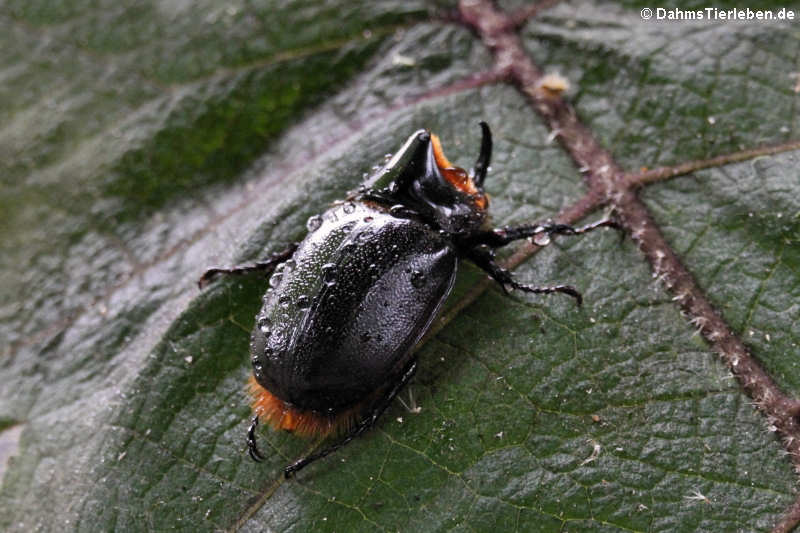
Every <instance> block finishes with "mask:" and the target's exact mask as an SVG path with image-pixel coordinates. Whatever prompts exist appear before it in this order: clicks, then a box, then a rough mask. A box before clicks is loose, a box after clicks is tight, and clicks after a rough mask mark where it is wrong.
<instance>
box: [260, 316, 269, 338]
mask: <svg viewBox="0 0 800 533" xmlns="http://www.w3.org/2000/svg"><path fill="white" fill-rule="evenodd" d="M256 323H257V324H258V329H259V330H261V333H263V334H264V335H266V336H267V337H269V334H270V331H269V327H270V326H271V325H272V321H271V320H270V319H269V318H267V317H265V316H264V315H261V316H259V317H258V321H257V322H256Z"/></svg>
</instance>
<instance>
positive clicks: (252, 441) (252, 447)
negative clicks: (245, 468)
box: [247, 415, 264, 463]
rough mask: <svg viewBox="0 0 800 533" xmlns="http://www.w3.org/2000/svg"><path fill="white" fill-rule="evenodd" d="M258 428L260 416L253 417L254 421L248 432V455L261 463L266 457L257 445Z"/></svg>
mask: <svg viewBox="0 0 800 533" xmlns="http://www.w3.org/2000/svg"><path fill="white" fill-rule="evenodd" d="M257 427H258V415H255V416H254V417H253V421H252V422H251V423H250V428H249V429H248V430H247V453H249V454H250V458H251V459H252V460H253V461H255V462H257V463H260V462H261V461H263V460H264V456H263V455H261V452H260V451H259V450H258V445H257V444H256V428H257Z"/></svg>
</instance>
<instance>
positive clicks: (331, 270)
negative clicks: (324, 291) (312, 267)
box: [322, 263, 339, 287]
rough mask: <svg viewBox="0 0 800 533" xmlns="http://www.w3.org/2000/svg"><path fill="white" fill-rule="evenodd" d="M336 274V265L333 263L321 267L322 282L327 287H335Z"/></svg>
mask: <svg viewBox="0 0 800 533" xmlns="http://www.w3.org/2000/svg"><path fill="white" fill-rule="evenodd" d="M338 274H339V273H338V271H337V269H336V265H334V264H333V263H326V264H324V265H322V281H323V282H324V283H325V285H327V286H328V287H332V286H333V285H336V277H337V275H338Z"/></svg>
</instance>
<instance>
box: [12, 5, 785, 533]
mask: <svg viewBox="0 0 800 533" xmlns="http://www.w3.org/2000/svg"><path fill="white" fill-rule="evenodd" d="M276 4H277V3H265V2H244V1H241V2H236V1H234V2H228V3H225V4H224V5H223V4H221V3H219V2H211V1H208V2H194V3H186V2H177V1H172V2H166V1H162V2H152V3H137V4H135V5H131V6H121V5H119V4H118V3H115V2H108V3H106V4H102V5H99V4H97V3H93V2H80V1H73V2H69V1H63V2H31V1H24V2H23V1H10V2H6V3H5V4H3V5H2V6H0V72H2V73H3V83H2V84H0V102H2V105H1V106H0V124H2V125H1V126H0V176H2V178H0V179H2V191H1V192H0V213H2V216H0V339H2V340H3V341H4V342H2V348H0V349H2V354H1V355H0V357H2V358H1V359H0V365H1V366H0V368H1V369H2V377H3V379H2V380H0V455H3V454H4V455H5V456H8V455H11V457H10V459H9V460H8V462H7V463H5V462H4V461H3V460H0V468H3V465H5V468H4V469H3V470H1V471H2V475H3V478H2V487H1V488H0V528H2V529H4V530H9V531H29V530H32V529H37V528H38V529H43V530H63V529H81V530H104V531H105V530H120V531H128V530H161V529H172V528H175V529H187V530H203V531H206V530H208V531H210V530H218V529H237V528H238V529H243V530H246V531H250V530H253V531H264V530H272V531H286V530H288V531H371V530H376V529H385V530H391V531H395V530H397V531H415V530H420V531H439V530H459V531H462V530H474V531H493V530H498V531H506V530H509V531H510V530H515V529H516V530H522V531H566V530H585V529H591V530H593V531H619V530H624V531H664V530H685V531H695V530H704V531H732V530H768V529H769V528H770V527H772V526H773V525H774V523H775V522H776V520H777V517H778V516H779V515H780V514H781V513H782V512H783V510H784V509H785V508H786V507H788V505H789V504H790V503H791V502H792V501H793V499H794V498H795V494H794V492H795V484H796V478H795V477H794V475H793V473H792V467H791V464H790V462H789V461H788V460H787V459H786V458H785V457H784V454H783V448H782V447H781V444H780V443H779V442H778V440H777V439H776V438H775V437H774V435H773V434H772V433H771V432H770V428H769V427H768V425H767V422H766V421H765V419H764V418H763V417H762V416H761V415H760V414H759V413H758V412H757V411H755V410H754V408H753V406H752V405H751V402H750V399H749V398H748V397H747V396H746V395H745V394H744V393H743V392H742V391H741V389H740V388H739V386H738V384H737V382H736V381H735V380H734V379H732V377H731V375H730V373H729V372H728V370H727V369H726V368H725V367H724V366H723V365H722V363H720V362H719V361H718V359H717V358H716V356H714V355H713V354H712V353H711V352H710V350H709V349H708V346H707V345H706V344H705V343H704V341H703V340H702V339H701V338H700V337H699V336H698V335H697V334H696V333H695V331H694V328H693V327H692V326H691V325H690V324H688V323H687V321H686V320H685V318H683V317H682V316H681V315H680V312H679V310H678V308H677V307H676V305H675V303H674V302H673V301H672V300H671V295H670V294H668V293H667V292H665V290H664V289H663V287H662V286H661V285H660V284H659V283H658V282H657V280H654V279H653V278H652V276H651V274H650V270H649V268H648V266H647V264H646V263H645V262H644V260H643V258H642V256H641V254H640V253H639V252H638V250H637V249H636V248H635V247H634V246H633V244H632V243H631V242H629V241H623V242H621V241H620V239H619V236H618V235H615V234H614V233H613V232H610V231H605V232H599V233H594V234H590V235H587V236H584V237H577V238H566V237H564V238H559V239H557V241H556V243H555V244H554V245H552V246H549V247H547V248H545V249H544V250H543V251H542V252H540V253H538V254H537V255H536V256H535V257H534V258H533V259H531V260H529V261H527V262H526V263H524V264H523V265H522V266H521V267H520V268H518V269H517V271H516V275H517V276H518V277H519V278H520V279H521V280H524V281H530V282H533V283H536V284H541V285H545V284H549V283H555V282H561V283H569V284H572V285H575V286H576V287H578V288H579V289H580V290H581V291H582V292H583V294H584V298H585V304H584V306H583V308H576V307H575V306H574V304H573V302H572V301H569V300H568V299H567V298H564V297H561V296H559V295H555V296H552V297H530V296H524V295H519V294H517V293H514V294H512V295H511V296H506V295H504V294H503V292H502V291H501V290H499V289H498V288H497V287H490V288H489V289H488V290H487V291H485V292H484V293H483V294H482V295H481V296H480V297H479V298H478V299H477V300H475V301H474V302H472V303H471V304H470V305H468V306H466V308H464V309H463V310H461V311H460V312H458V313H455V314H454V318H453V320H452V321H450V322H449V323H447V324H446V325H445V326H444V328H443V329H441V330H440V331H439V332H438V333H437V334H436V335H435V336H433V337H432V338H431V339H430V340H429V341H428V342H427V343H425V344H424V345H423V346H422V348H421V349H420V351H419V358H420V362H421V368H420V370H419V372H418V374H417V377H416V378H415V380H414V381H413V382H412V384H411V386H410V387H409V389H408V390H407V391H405V392H403V393H401V396H400V397H401V399H402V400H403V401H404V402H405V403H406V404H409V402H412V401H413V403H415V404H416V405H417V406H419V407H421V411H420V412H419V413H412V412H409V411H408V410H406V408H404V406H403V405H402V404H401V403H400V402H395V403H394V404H393V405H392V407H391V408H390V409H389V411H388V412H387V413H386V414H385V415H384V416H383V418H382V419H381V421H380V422H379V424H378V427H377V428H376V429H375V430H373V431H371V432H370V433H369V434H368V435H366V436H364V437H362V438H359V439H357V440H356V441H354V442H353V443H351V444H349V445H348V446H346V447H345V448H343V449H342V450H340V451H338V452H336V453H335V454H334V455H331V456H330V457H329V458H327V459H325V460H323V461H318V462H317V463H315V464H314V465H312V466H310V467H308V468H307V469H306V470H304V471H303V472H301V473H300V475H299V476H298V478H297V479H295V480H292V481H286V482H284V481H283V480H282V477H281V474H282V468H283V467H284V466H285V465H286V464H288V463H289V462H291V461H293V460H294V459H296V458H298V457H300V456H301V455H302V454H304V453H306V452H308V451H309V450H310V449H311V448H312V446H313V445H314V443H313V442H310V441H306V440H302V439H300V438H297V437H294V436H291V435H288V434H278V433H275V432H272V431H271V430H267V429H265V430H263V431H260V432H259V443H260V445H261V446H262V451H264V452H265V454H266V455H267V456H268V458H267V461H266V462H265V463H262V464H254V463H253V462H252V461H250V459H249V458H248V457H247V454H246V450H245V446H244V437H245V432H246V429H247V425H248V423H249V417H250V410H249V407H248V399H247V397H246V395H245V392H244V383H245V380H246V379H247V376H248V375H249V373H250V368H249V355H248V341H249V331H250V329H251V328H252V325H253V322H254V315H255V313H256V311H257V309H258V307H259V305H260V301H261V295H262V294H263V292H264V290H265V288H266V282H265V281H264V280H262V279H259V278H258V277H253V278H242V279H235V280H224V281H221V282H217V283H214V284H212V285H211V286H210V287H209V288H208V289H206V290H204V291H202V292H201V291H199V290H198V289H197V288H196V285H195V283H196V281H197V279H198V277H199V276H200V275H201V274H202V272H203V271H204V270H205V268H206V267H208V266H213V265H218V264H234V263H238V262H245V261H249V260H254V259H258V258H261V257H265V256H267V255H268V254H269V253H271V252H274V251H277V250H280V249H282V248H283V247H285V245H286V244H287V243H290V242H292V241H295V240H297V239H301V238H302V237H303V236H304V234H305V231H306V230H305V223H306V222H305V221H306V219H307V218H308V217H309V216H312V215H314V214H316V213H319V212H320V211H322V210H324V209H325V207H326V206H327V205H328V204H329V203H330V202H332V201H334V200H336V199H340V198H342V196H343V195H344V194H345V193H346V191H348V190H350V189H353V188H354V187H356V186H357V185H358V184H359V182H360V181H361V179H362V176H363V174H364V173H365V172H368V171H369V170H370V168H371V167H372V166H373V165H375V164H379V163H380V162H381V161H382V160H383V157H384V154H386V153H390V152H392V151H393V150H396V149H397V148H398V147H399V146H400V144H401V143H402V142H403V141H404V140H405V138H406V137H407V135H408V134H409V133H410V132H412V131H413V130H415V129H416V128H419V127H428V128H430V129H431V130H433V131H435V132H436V133H437V134H439V135H440V137H441V138H442V141H443V144H444V148H445V150H446V152H447V154H448V157H449V158H450V159H451V160H453V161H455V162H458V163H460V164H461V165H463V166H468V165H469V164H471V162H472V161H473V160H474V157H475V154H476V152H477V148H478V145H479V137H480V132H479V130H478V128H477V125H476V123H477V121H478V120H480V119H484V120H487V121H488V122H489V123H490V125H491V126H492V129H493V132H494V134H495V156H494V160H493V163H492V169H491V172H490V174H489V178H488V179H487V190H488V192H489V194H490V195H491V212H492V215H493V219H494V221H495V223H496V224H498V225H502V224H514V223H521V222H530V221H535V220H542V219H545V218H548V217H552V216H554V215H555V214H556V213H557V212H558V211H559V210H560V209H561V208H563V207H565V206H567V205H570V204H571V203H572V202H574V201H576V200H577V199H578V198H580V197H581V195H582V194H583V192H584V185H583V182H582V179H581V176H580V173H579V172H578V170H577V169H575V167H574V165H573V164H572V163H571V161H570V160H569V158H568V156H567V155H566V154H565V153H564V152H563V150H562V149H561V148H560V147H559V146H558V145H557V144H556V143H554V142H552V139H550V137H549V133H550V132H548V131H547V130H546V128H545V127H544V126H543V124H542V121H541V120H540V118H539V117H538V115H536V113H535V112H534V110H533V109H532V108H531V107H530V105H529V103H528V101H527V100H525V98H524V97H523V96H522V95H521V94H520V93H519V92H518V90H517V89H516V88H514V87H512V86H510V85H507V84H504V83H497V84H494V85H488V86H484V87H480V88H474V87H473V88H465V86H464V85H459V82H460V81H462V80H464V79H466V78H468V77H469V76H471V75H473V74H475V73H480V72H486V71H488V70H490V69H491V68H492V66H493V65H492V58H491V55H490V53H489V51H488V50H487V49H486V48H485V46H484V45H483V44H482V43H481V42H480V40H479V39H478V38H477V37H476V35H475V34H473V33H472V32H470V31H469V30H468V29H466V28H463V27H461V26H459V25H457V24H452V23H449V22H446V21H444V20H443V17H441V16H440V15H441V14H442V13H443V12H446V10H447V9H449V8H451V7H452V6H449V5H444V4H443V7H442V8H441V9H442V11H439V10H437V9H436V8H435V7H434V6H432V5H431V4H428V3H423V2H419V3H413V2H399V1H398V2H394V1H383V2H369V1H364V2H344V1H341V2H335V3H331V4H329V5H326V6H319V5H318V4H320V3H319V2H312V1H306V2H301V1H292V2H285V3H282V4H281V5H280V6H278V5H276ZM512 4H513V2H511V3H509V5H512ZM640 8H641V6H638V4H637V5H632V7H621V6H617V5H612V4H604V5H602V6H595V5H592V4H590V3H572V4H564V5H560V6H558V7H556V8H554V9H550V10H547V11H545V12H543V13H541V14H540V16H539V17H538V18H537V19H535V20H533V21H531V22H529V23H528V24H527V25H526V26H525V27H524V28H523V30H522V33H521V34H522V36H523V40H524V44H525V46H526V49H527V50H528V51H529V53H530V54H531V55H532V57H533V58H534V60H535V61H536V62H537V63H538V64H539V65H541V66H543V67H544V70H546V71H548V72H550V71H558V72H560V73H561V74H563V75H564V76H566V77H567V78H568V79H569V80H570V81H571V84H572V87H571V88H570V89H569V91H568V92H567V97H568V98H569V99H570V100H571V101H572V102H573V103H574V104H575V106H576V109H577V111H578V113H579V116H580V118H581V119H582V120H583V121H584V122H585V123H586V124H587V126H588V127H589V128H590V129H591V130H592V131H593V132H594V133H595V134H596V135H597V136H598V138H599V139H601V141H602V142H603V144H604V145H605V146H607V147H608V148H609V149H611V150H612V152H613V153H614V156H615V157H616V158H617V159H618V161H620V162H621V164H623V165H624V166H626V167H628V168H630V169H633V170H636V169H638V168H639V167H642V166H655V165H663V164H674V163H679V162H683V161H686V160H687V159H692V158H707V157H711V156H715V155H719V154H723V153H728V152H734V151H737V150H740V149H743V148H752V147H755V146H757V145H760V144H762V143H765V142H779V141H783V140H786V139H789V138H793V137H794V132H795V129H796V121H797V118H796V115H795V113H794V108H795V102H796V98H797V96H796V93H795V91H794V87H795V85H794V84H795V83H796V82H797V80H796V79H794V78H792V77H791V76H790V74H791V73H793V72H794V71H795V70H797V67H796V65H795V63H796V61H795V59H794V58H795V57H796V55H797V52H798V50H800V39H798V35H797V33H796V31H793V29H792V26H790V25H785V24H780V23H739V24H711V23H699V22H696V23H660V24H657V23H655V22H652V23H646V22H644V21H642V20H641V17H640V15H639V9H640ZM447 88H453V90H448V89H447ZM712 119H713V120H712ZM796 158H797V154H794V153H788V154H783V155H780V156H775V157H770V158H761V159H757V160H753V161H746V162H743V163H738V164H732V165H726V166H720V167H718V168H713V169H710V170H706V171H703V172H698V173H696V174H694V175H691V176H687V177H681V178H676V179H675V180H673V181H670V182H665V183H661V184H657V185H653V186H649V187H648V188H647V189H646V190H645V191H644V192H643V193H642V198H643V199H644V200H645V202H646V203H647V205H648V207H649V208H650V209H651V211H652V213H653V216H654V217H655V219H656V221H657V222H658V224H659V225H660V227H661V228H662V230H663V231H664V233H665V235H666V236H667V238H668V240H669V242H670V244H671V246H672V247H673V249H675V250H676V251H677V252H678V253H679V255H680V256H681V258H682V260H683V261H684V262H685V264H686V265H687V267H688V268H689V269H690V270H691V272H692V273H693V274H694V275H695V276H696V278H697V280H698V282H699V283H700V285H701V286H702V287H703V289H704V290H705V291H706V293H707V294H708V295H709V297H710V298H711V300H712V302H713V303H714V304H715V305H716V306H717V307H718V309H720V310H721V312H722V313H723V316H724V317H725V319H726V320H727V321H728V323H729V324H730V325H731V326H732V328H733V329H734V331H735V332H736V333H737V334H738V335H740V336H741V337H742V338H743V339H744V340H745V342H746V343H747V344H748V346H749V347H750V348H751V349H752V351H753V353H754V354H755V355H756V356H757V357H758V358H759V360H760V361H762V362H763V363H764V366H765V367H766V368H767V370H768V371H769V373H770V374H771V375H772V376H773V378H774V379H776V380H777V381H778V383H779V384H780V385H781V386H782V387H783V388H784V390H785V391H786V392H789V393H793V394H798V393H800V381H798V377H797V376H798V373H797V371H796V366H797V362H796V359H797V358H796V355H797V353H798V342H800V341H799V339H800V329H799V327H800V326H799V324H800V307H798V304H797V302H798V301H800V298H799V297H800V275H799V274H798V272H800V254H798V250H800V247H799V246H798V242H800V200H798V198H800V181H798V178H797V173H796V170H795V169H796V168H797V161H796ZM481 278H482V274H481V272H480V271H479V270H478V269H477V268H475V267H474V266H472V265H470V264H467V263H463V264H462V265H461V268H460V272H459V277H458V280H457V285H456V288H455V290H454V293H453V295H452V296H451V298H450V300H449V302H448V309H455V308H456V307H457V305H458V303H459V302H460V301H462V299H463V298H464V296H465V294H466V293H467V292H468V291H469V290H470V289H472V288H474V287H475V286H476V284H477V283H478V282H479V281H480V280H481ZM446 313H447V311H446ZM448 316H449V315H448ZM411 395H413V400H412V398H411ZM6 450H8V452H6Z"/></svg>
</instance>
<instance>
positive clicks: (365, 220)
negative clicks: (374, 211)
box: [364, 217, 375, 222]
mask: <svg viewBox="0 0 800 533" xmlns="http://www.w3.org/2000/svg"><path fill="white" fill-rule="evenodd" d="M373 220H375V219H374V218H372V217H364V222H372V221H373Z"/></svg>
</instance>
